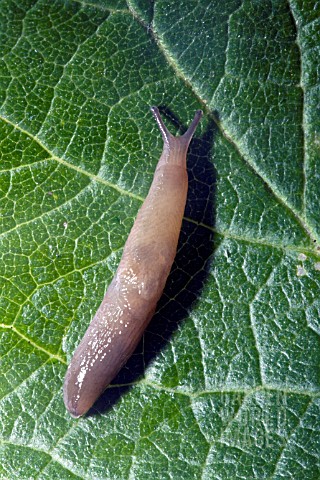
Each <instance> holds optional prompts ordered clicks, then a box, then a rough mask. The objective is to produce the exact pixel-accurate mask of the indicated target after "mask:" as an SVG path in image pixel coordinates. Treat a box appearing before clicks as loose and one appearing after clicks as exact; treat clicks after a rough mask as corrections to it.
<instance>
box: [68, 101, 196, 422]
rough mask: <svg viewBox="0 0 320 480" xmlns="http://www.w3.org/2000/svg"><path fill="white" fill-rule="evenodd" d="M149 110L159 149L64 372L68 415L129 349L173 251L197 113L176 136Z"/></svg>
mask: <svg viewBox="0 0 320 480" xmlns="http://www.w3.org/2000/svg"><path fill="white" fill-rule="evenodd" d="M152 113H153V115H154V117H155V119H156V121H157V123H158V126H159V128H160V131H161V134H162V137H163V140H164V147H163V152H162V155H161V157H160V160H159V162H158V165H157V168H156V170H155V174H154V178H153V181H152V185H151V187H150V190H149V193H148V195H147V197H146V199H145V201H144V203H143V205H142V206H141V208H140V210H139V212H138V215H137V218H136V220H135V222H134V225H133V227H132V229H131V232H130V234H129V236H128V238H127V241H126V243H125V246H124V250H123V254H122V258H121V261H120V263H119V266H118V269H117V272H116V274H115V277H114V278H113V280H112V282H111V284H110V285H109V288H108V290H107V292H106V294H105V296H104V298H103V300H102V303H101V305H100V306H99V308H98V310H97V312H96V314H95V316H94V317H93V319H92V321H91V323H90V325H89V327H88V329H87V331H86V333H85V335H84V337H83V339H82V340H81V342H80V344H79V346H78V347H77V349H76V351H75V353H74V355H73V357H72V360H71V362H70V365H69V368H68V370H67V373H66V377H65V381H64V387H63V390H64V403H65V405H66V408H67V409H68V411H69V412H70V414H71V415H72V416H74V417H79V416H81V415H84V414H85V413H86V412H87V411H88V410H89V408H90V407H92V405H93V404H94V402H95V401H96V400H97V399H98V397H99V396H100V395H101V394H102V392H103V391H104V390H105V388H106V387H107V386H108V385H109V383H110V382H111V381H112V379H113V378H114V377H115V375H116V374H117V373H118V372H119V370H120V369H121V367H122V366H123V365H124V363H125V362H126V361H127V360H128V358H129V357H130V356H131V354H132V353H133V351H134V350H135V348H136V346H137V345H138V343H139V340H140V339H141V337H142V335H143V332H144V330H145V328H146V326H147V325H148V323H149V321H150V320H151V317H152V316H153V314H154V312H155V309H156V306H157V302H158V300H159V298H160V297H161V295H162V292H163V289H164V286H165V283H166V281H167V278H168V275H169V272H170V269H171V267H172V263H173V260H174V257H175V255H176V251H177V244H178V239H179V234H180V229H181V223H182V217H183V213H184V209H185V204H186V198H187V190H188V175H187V172H186V154H187V149H188V145H189V143H190V140H191V138H192V136H193V134H194V131H195V129H196V127H197V124H198V122H199V120H200V118H201V115H202V112H201V111H200V110H199V111H197V112H196V114H195V117H194V119H193V122H192V123H191V125H190V127H189V128H188V130H187V131H186V133H185V134H184V135H182V136H180V137H174V136H173V135H172V134H171V133H170V132H169V131H168V129H167V128H166V126H165V125H164V123H163V120H162V118H161V116H160V113H159V110H158V108H157V107H152Z"/></svg>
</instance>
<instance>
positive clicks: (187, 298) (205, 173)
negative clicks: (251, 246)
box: [88, 107, 217, 415]
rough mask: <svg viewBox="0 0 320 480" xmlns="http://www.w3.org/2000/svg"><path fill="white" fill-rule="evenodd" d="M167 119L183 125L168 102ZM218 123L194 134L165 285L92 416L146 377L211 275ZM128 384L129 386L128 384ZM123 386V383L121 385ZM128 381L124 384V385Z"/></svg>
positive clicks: (106, 407) (163, 111)
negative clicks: (183, 204) (143, 329)
mask: <svg viewBox="0 0 320 480" xmlns="http://www.w3.org/2000/svg"><path fill="white" fill-rule="evenodd" d="M159 110H160V112H161V113H162V115H163V117H164V118H165V119H167V122H166V123H167V124H169V125H170V122H168V119H169V120H170V121H171V124H174V125H175V126H178V127H179V129H180V130H181V131H182V132H183V131H185V130H186V128H183V127H182V125H181V123H180V122H179V120H178V118H177V117H176V116H175V115H174V114H173V113H172V112H171V111H170V110H169V109H167V108H166V107H159ZM216 129H217V127H216V124H215V123H214V122H213V121H212V120H209V122H208V124H207V128H206V130H205V132H204V134H203V135H202V136H201V137H200V138H199V137H195V138H193V140H192V142H191V144H190V148H189V152H188V156H187V168H188V176H189V188H188V198H187V204H186V210H185V214H184V218H185V219H184V220H183V223H182V229H181V233H180V238H179V244H178V251H177V255H176V258H175V261H174V264H173V266H172V269H171V272H170V275H169V278H168V281H167V284H166V287H165V290H164V292H163V295H162V297H161V299H160V301H159V303H158V306H157V311H156V313H155V315H154V316H153V318H152V320H151V322H150V324H149V326H148V328H147V330H146V332H145V334H144V337H143V339H142V340H141V342H140V343H139V345H138V347H137V349H136V350H135V352H134V354H133V355H132V356H131V358H130V359H129V360H128V361H127V363H126V364H125V366H124V367H123V368H122V369H121V371H120V372H119V373H118V375H117V376H116V377H115V378H114V380H113V382H112V384H111V385H110V387H109V388H107V390H106V391H105V392H104V394H103V395H102V396H101V397H100V398H99V400H98V401H97V402H96V403H95V405H94V407H93V408H92V409H91V410H90V411H89V413H88V415H92V414H96V413H97V412H98V413H103V412H106V411H107V410H109V409H110V408H112V406H113V405H114V404H115V403H117V401H118V400H119V399H120V397H121V396H122V395H123V394H124V392H126V391H127V390H128V389H129V388H131V387H130V384H131V383H134V382H136V381H137V380H138V379H139V378H141V377H143V375H144V372H145V369H146V367H147V366H148V365H149V364H150V363H151V362H153V360H154V359H155V358H156V357H157V356H158V355H159V353H160V352H161V351H162V350H163V349H164V348H165V346H166V345H167V343H168V342H169V340H170V338H171V337H172V335H173V334H174V332H175V331H176V330H177V329H178V327H179V325H180V324H181V323H182V322H183V320H184V319H185V318H187V317H188V315H189V312H190V310H191V308H192V305H193V304H194V303H195V302H196V301H197V299H198V298H199V296H200V294H201V291H202V288H203V285H204V283H205V281H206V279H207V277H208V274H209V266H210V259H211V258H212V254H213V251H214V233H213V231H212V227H214V225H215V201H214V200H215V185H216V171H215V168H214V166H213V164H212V161H211V156H212V149H213V145H214V137H215V134H216ZM128 384H129V385H128ZM117 385H119V386H117ZM121 385H124V386H121Z"/></svg>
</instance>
